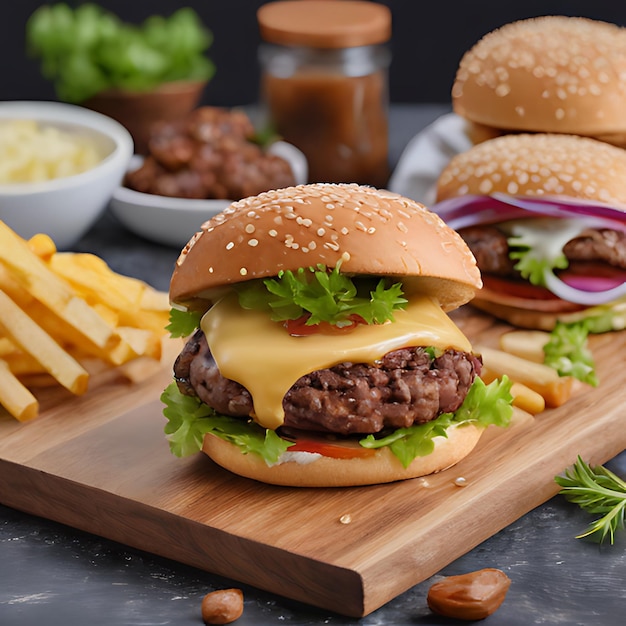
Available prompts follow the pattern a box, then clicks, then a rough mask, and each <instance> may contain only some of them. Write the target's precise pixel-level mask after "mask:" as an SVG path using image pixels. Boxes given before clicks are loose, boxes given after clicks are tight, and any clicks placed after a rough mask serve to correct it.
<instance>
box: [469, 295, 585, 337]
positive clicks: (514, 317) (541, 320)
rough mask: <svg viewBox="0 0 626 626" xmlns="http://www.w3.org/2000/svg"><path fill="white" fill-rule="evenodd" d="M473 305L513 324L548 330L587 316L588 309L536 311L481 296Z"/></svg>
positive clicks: (520, 326)
mask: <svg viewBox="0 0 626 626" xmlns="http://www.w3.org/2000/svg"><path fill="white" fill-rule="evenodd" d="M472 306H473V307H476V308H477V309H480V310H481V311H485V313H489V314H491V315H493V316H494V317H497V318H498V319H501V320H504V321H505V322H508V323H509V324H511V326H517V327H519V328H528V329H531V330H545V331H548V332H549V331H551V330H553V329H554V327H555V326H556V323H557V322H563V323H564V324H571V323H573V322H578V321H580V320H582V319H585V317H587V309H582V310H579V311H572V312H570V311H567V312H564V311H561V312H549V311H536V310H532V309H522V308H518V307H514V306H509V305H506V304H502V303H499V302H490V301H489V300H482V299H480V298H474V300H472Z"/></svg>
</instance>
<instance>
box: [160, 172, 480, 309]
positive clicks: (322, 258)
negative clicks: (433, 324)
mask: <svg viewBox="0 0 626 626" xmlns="http://www.w3.org/2000/svg"><path fill="white" fill-rule="evenodd" d="M339 260H341V262H342V266H341V269H342V272H344V273H350V274H370V275H375V276H379V275H385V276H402V277H403V278H404V279H419V285H418V286H417V287H416V288H417V289H419V290H420V291H428V292H429V293H430V294H432V295H434V296H436V297H437V298H438V299H439V302H440V304H441V305H442V307H443V308H444V310H446V311H448V310H451V309H454V308H457V307H458V306H460V305H461V304H464V303H465V302H467V301H468V300H470V299H471V297H472V296H473V295H474V292H475V291H476V290H477V289H479V288H480V286H481V282H480V274H479V272H478V270H477V269H476V263H475V260H474V258H473V257H472V255H471V254H470V253H469V251H468V250H467V246H466V245H465V243H464V242H463V240H462V239H461V238H460V237H459V236H458V235H457V234H456V233H455V232H454V231H452V230H451V229H450V228H448V227H447V226H446V225H445V224H444V222H443V221H442V220H441V219H440V218H439V217H438V216H437V215H434V214H433V213H431V212H430V211H428V210H427V209H426V208H425V207H424V206H423V205H421V204H419V203H418V202H415V201H413V200H410V199H408V198H405V197H403V196H400V195H397V194H395V193H392V192H390V191H385V190H379V189H374V188H372V187H365V186H359V185H356V184H321V183H320V184H312V185H300V186H297V187H287V188H284V189H279V190H275V191H268V192H265V193H261V194H259V195H258V196H252V197H250V198H245V199H243V200H239V201H237V202H234V203H232V204H231V205H230V206H229V207H228V208H227V209H226V210H225V211H223V212H222V213H220V214H218V215H217V216H215V217H213V218H212V219H211V220H209V221H208V222H206V223H205V224H203V225H202V230H201V231H200V232H199V233H197V234H196V235H195V236H194V237H193V238H192V239H191V241H190V242H189V243H188V244H187V246H185V248H184V249H183V251H182V252H181V255H180V257H179V259H178V262H177V264H176V268H175V270H174V273H173V275H172V279H171V283H170V298H171V300H172V302H174V303H177V304H183V305H189V304H190V302H192V301H195V300H197V299H198V298H199V299H205V300H207V299H208V300H213V299H214V298H215V295H216V293H217V294H218V295H219V293H220V292H221V291H222V290H223V288H224V287H227V286H230V285H233V284H235V283H239V282H243V281H247V280H252V279H255V278H268V277H272V276H276V275H277V274H278V273H279V272H280V271H285V270H291V271H296V270H297V269H298V268H300V267H311V266H313V267H315V266H317V265H318V264H320V263H321V264H323V265H326V266H328V267H333V266H334V265H335V264H336V263H337V262H338V261H339ZM408 282H409V283H410V282H411V281H410V280H409V281H408Z"/></svg>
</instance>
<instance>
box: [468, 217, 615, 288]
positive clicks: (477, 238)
mask: <svg viewBox="0 0 626 626" xmlns="http://www.w3.org/2000/svg"><path fill="white" fill-rule="evenodd" d="M459 234H460V235H461V237H463V239H464V240H465V242H466V243H467V245H468V247H469V248H470V250H471V251H472V253H473V254H474V256H475V257H476V264H477V265H478V267H479V268H480V271H481V272H486V273H488V274H497V275H500V276H515V275H519V274H517V272H516V271H515V270H514V267H513V266H514V264H515V262H514V261H511V259H510V258H509V244H508V240H507V236H506V235H505V234H504V233H503V232H502V231H501V230H499V229H498V228H497V227H496V226H471V227H467V228H462V229H460V230H459ZM563 253H564V254H565V256H566V257H567V259H568V261H569V262H570V264H571V263H576V262H577V261H582V262H585V261H600V262H602V263H608V264H609V265H613V266H615V267H621V268H622V269H626V234H625V233H623V232H621V231H616V230H609V229H594V228H588V229H587V230H585V231H583V232H582V233H580V235H578V236H577V237H575V238H574V239H572V240H571V241H568V242H567V244H565V246H564V248H563Z"/></svg>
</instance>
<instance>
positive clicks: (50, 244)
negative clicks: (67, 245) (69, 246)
mask: <svg viewBox="0 0 626 626" xmlns="http://www.w3.org/2000/svg"><path fill="white" fill-rule="evenodd" d="M28 247H29V248H30V249H31V250H32V251H33V252H34V253H35V254H36V255H37V256H38V257H39V258H40V259H43V260H44V261H46V260H48V259H50V258H51V257H52V255H53V254H54V253H55V252H56V251H57V247H56V245H55V243H54V241H52V238H51V237H50V236H48V235H44V234H43V233H38V234H36V235H33V236H32V237H31V238H30V239H29V240H28Z"/></svg>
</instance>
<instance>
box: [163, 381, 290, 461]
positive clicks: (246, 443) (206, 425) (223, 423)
mask: <svg viewBox="0 0 626 626" xmlns="http://www.w3.org/2000/svg"><path fill="white" fill-rule="evenodd" d="M161 402H163V404H165V408H164V409H163V415H165V417H166V418H167V419H168V422H167V424H166V425H165V428H164V432H165V434H166V436H167V440H168V441H169V444H170V450H171V452H172V454H174V455H176V456H179V457H184V456H190V455H192V454H195V453H196V452H199V451H200V450H201V449H202V441H203V439H204V435H206V434H207V433H212V434H214V435H217V436H218V437H220V438H221V439H224V440H226V441H228V442H229V443H232V444H234V445H236V446H237V447H238V448H239V449H240V450H241V452H242V453H243V454H249V453H253V454H258V455H259V456H260V457H261V458H262V459H263V460H264V461H265V462H266V463H268V465H271V464H272V463H276V461H278V459H279V458H280V455H281V454H282V453H283V452H285V450H287V448H288V447H289V446H291V445H293V444H291V443H289V442H288V441H285V440H284V439H281V438H280V437H279V436H278V435H277V434H276V433H275V432H274V431H273V430H270V429H266V428H262V427H261V426H259V425H258V424H255V423H254V422H252V421H250V420H243V419H239V418H235V417H227V416H225V415H219V414H217V413H216V412H215V411H214V410H213V409H212V408H211V407H209V406H207V405H206V404H204V403H202V402H201V401H200V400H199V399H198V398H192V397H190V396H185V395H183V394H181V393H180V391H179V390H178V387H177V385H176V383H170V384H169V385H168V386H167V387H166V389H165V390H164V391H163V393H162V394H161Z"/></svg>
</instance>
